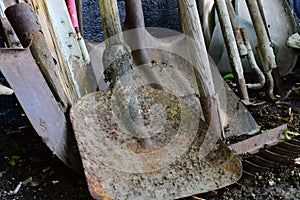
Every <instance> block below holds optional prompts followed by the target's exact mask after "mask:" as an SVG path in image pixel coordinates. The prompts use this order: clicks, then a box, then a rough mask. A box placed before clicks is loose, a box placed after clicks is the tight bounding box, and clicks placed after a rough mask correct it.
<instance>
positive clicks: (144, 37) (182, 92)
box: [90, 2, 258, 137]
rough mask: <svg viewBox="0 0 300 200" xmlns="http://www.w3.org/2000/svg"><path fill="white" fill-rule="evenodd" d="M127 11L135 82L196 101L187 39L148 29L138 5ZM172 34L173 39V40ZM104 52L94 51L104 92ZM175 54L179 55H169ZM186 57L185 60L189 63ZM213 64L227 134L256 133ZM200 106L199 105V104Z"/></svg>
mask: <svg viewBox="0 0 300 200" xmlns="http://www.w3.org/2000/svg"><path fill="white" fill-rule="evenodd" d="M126 9H127V11H126V12H127V13H128V14H127V15H126V20H125V28H126V29H133V30H129V31H125V32H124V33H123V37H124V39H125V41H126V42H127V44H128V45H129V46H130V48H131V49H132V51H133V60H134V63H135V64H136V65H137V66H138V67H135V68H134V69H135V70H134V71H133V77H134V79H135V82H137V83H139V84H144V83H145V81H146V82H148V83H149V84H152V87H153V86H154V87H155V88H157V86H164V87H165V88H164V89H168V90H170V92H174V91H176V93H177V94H178V95H179V96H182V97H186V98H192V97H193V95H194V93H195V91H194V90H191V87H192V88H197V81H196V79H195V76H194V75H193V73H192V72H193V70H194V68H193V65H191V63H189V62H187V60H191V58H190V57H191V56H190V55H187V54H188V51H185V48H187V41H186V36H185V35H182V34H181V33H179V32H176V31H170V30H167V29H159V28H147V30H148V31H147V30H146V29H144V20H143V12H142V8H139V6H138V3H134V4H129V3H128V2H127V3H126ZM149 32H151V33H152V34H154V35H160V38H157V37H154V36H153V35H151V34H149ZM170 35H173V36H171V37H170ZM104 49H105V46H104V43H100V44H94V46H93V50H92V51H91V52H90V54H91V63H92V67H93V71H94V73H95V76H96V79H97V83H98V86H99V88H100V89H101V90H105V88H106V87H107V84H105V82H104V76H103V71H104V67H103V61H102V56H99V55H103V51H104ZM174 51H176V52H175V53H172V54H171V53H168V52H174ZM182 57H185V58H186V60H185V59H182ZM209 61H210V65H211V70H212V77H213V82H214V87H215V91H216V93H217V94H218V96H219V98H220V99H221V101H220V108H221V113H220V115H221V118H222V123H223V126H224V127H225V126H228V127H229V129H230V131H229V132H226V137H229V136H232V135H234V134H252V133H256V132H257V131H258V125H257V124H256V122H255V120H254V119H253V117H252V116H251V114H250V113H249V111H248V110H247V109H246V108H245V106H244V105H243V104H242V103H241V102H240V101H239V98H238V97H236V96H235V94H234V93H233V91H231V89H230V88H229V87H228V85H226V83H225V81H224V80H223V78H222V76H221V75H220V73H219V72H218V70H217V68H216V66H215V64H214V62H213V61H212V60H211V59H210V60H209ZM162 66H165V67H164V68H163V69H164V70H162ZM153 83H154V84H153ZM179 83H180V85H179ZM224 85H225V87H224ZM194 100H195V95H194ZM196 101H197V100H196ZM197 105H198V106H199V103H198V104H197ZM199 107H200V106H199ZM200 110H201V109H200ZM201 116H203V115H201Z"/></svg>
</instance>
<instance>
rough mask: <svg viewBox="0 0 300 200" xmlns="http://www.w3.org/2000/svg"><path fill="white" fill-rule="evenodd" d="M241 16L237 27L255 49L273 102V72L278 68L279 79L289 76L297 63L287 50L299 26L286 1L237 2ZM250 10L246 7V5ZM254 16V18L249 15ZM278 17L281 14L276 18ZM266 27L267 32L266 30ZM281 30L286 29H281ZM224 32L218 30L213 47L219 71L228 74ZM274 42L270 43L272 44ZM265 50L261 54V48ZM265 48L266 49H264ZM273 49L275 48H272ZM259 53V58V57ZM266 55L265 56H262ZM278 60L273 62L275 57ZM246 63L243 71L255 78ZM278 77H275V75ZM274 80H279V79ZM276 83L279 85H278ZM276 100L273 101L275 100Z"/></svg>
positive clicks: (214, 35)
mask: <svg viewBox="0 0 300 200" xmlns="http://www.w3.org/2000/svg"><path fill="white" fill-rule="evenodd" d="M235 2H236V5H235V8H236V12H237V14H238V25H239V27H240V28H243V29H244V30H246V31H247V35H248V40H249V42H250V44H251V46H252V47H253V53H254V56H255V60H256V61H257V64H258V66H259V67H260V68H261V70H262V71H264V73H265V75H266V79H267V80H268V81H266V82H267V83H268V85H267V88H266V89H267V90H268V93H269V95H270V97H271V98H273V97H274V95H273V84H272V82H273V75H274V74H273V75H272V74H271V71H272V70H273V69H272V68H275V67H276V65H277V68H278V71H279V74H280V76H286V75H288V74H289V73H290V72H291V71H292V69H293V68H294V66H295V64H296V61H297V54H295V52H294V51H293V50H292V49H290V48H288V47H287V46H286V44H285V43H286V40H287V38H288V37H289V36H290V35H291V34H293V33H294V32H296V24H295V21H294V18H293V16H292V14H291V11H290V8H289V6H288V5H287V2H286V1H278V0H275V1H270V2H267V1H235ZM246 2H248V4H249V6H248V5H247V3H246ZM248 7H249V8H250V9H251V11H250V9H249V11H250V12H251V15H252V18H253V19H254V21H253V22H252V20H251V15H250V14H249V11H248ZM274 13H279V14H274ZM265 27H266V28H265ZM282 27H286V28H285V29H282ZM220 30H221V28H220V26H218V25H217V26H216V27H215V30H214V33H213V36H212V42H211V44H210V45H211V46H210V48H209V49H210V55H212V57H213V59H214V61H215V62H216V64H217V66H218V68H219V70H220V71H221V72H222V73H229V72H230V71H231V70H230V68H229V59H228V57H227V56H226V50H225V46H224V41H223V39H222V38H221V31H220ZM270 41H271V43H270ZM258 47H259V48H260V49H262V50H258V49H259V48H258ZM264 47H266V48H264ZM272 47H273V48H272ZM259 51H260V54H259V53H258V52H259ZM262 51H263V52H262ZM273 51H274V53H275V56H276V60H275V59H274V53H273ZM242 61H243V67H244V71H245V72H246V73H250V74H252V72H251V71H250V69H251V67H250V65H249V64H248V63H247V62H246V61H245V60H242ZM275 75H276V74H275ZM275 75H274V80H278V79H280V78H278V75H277V76H275ZM275 83H276V82H275ZM273 99H274V98H273Z"/></svg>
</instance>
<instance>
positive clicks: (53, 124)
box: [0, 48, 80, 169]
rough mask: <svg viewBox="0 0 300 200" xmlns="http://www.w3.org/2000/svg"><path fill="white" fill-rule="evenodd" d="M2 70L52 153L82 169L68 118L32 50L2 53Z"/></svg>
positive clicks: (0, 59) (8, 50)
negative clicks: (68, 126)
mask: <svg viewBox="0 0 300 200" xmlns="http://www.w3.org/2000/svg"><path fill="white" fill-rule="evenodd" d="M0 70H1V72H2V73H3V75H4V76H5V78H6V79H7V81H8V82H9V84H10V86H11V87H12V88H13V90H14V91H15V94H16V97H17V99H18V101H19V103H20V104H21V106H22V108H23V110H24V111H25V113H26V115H27V117H28V119H29V121H30V122H31V124H32V126H33V127H34V129H35V131H36V132H37V133H38V135H39V136H40V137H41V138H42V139H43V141H44V142H45V143H46V145H47V146H48V147H49V148H50V150H51V151H53V153H54V154H55V155H57V156H58V157H59V158H60V159H61V160H62V161H63V162H64V163H65V164H67V165H68V166H70V167H71V168H73V169H80V160H79V157H78V154H76V148H75V147H76V143H75V141H73V142H72V136H71V135H70V133H69V132H68V128H67V120H66V118H65V115H64V113H63V112H62V110H61V108H60V106H59V105H58V103H57V102H56V100H55V98H54V96H53V94H52V92H51V91H50V89H49V87H48V85H47V83H46V81H45V79H44V78H43V75H42V73H41V72H40V69H39V68H38V66H37V64H36V62H35V60H34V59H33V57H32V54H31V52H30V50H29V49H28V48H26V49H0ZM72 144H73V145H74V146H75V147H73V146H72Z"/></svg>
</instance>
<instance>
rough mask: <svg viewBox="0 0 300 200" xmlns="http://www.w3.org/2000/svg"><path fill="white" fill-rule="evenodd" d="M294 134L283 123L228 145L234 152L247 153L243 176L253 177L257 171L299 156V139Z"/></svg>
mask: <svg viewBox="0 0 300 200" xmlns="http://www.w3.org/2000/svg"><path fill="white" fill-rule="evenodd" d="M296 135H298V134H296V133H293V132H290V131H288V128H287V125H286V124H284V125H281V126H279V127H276V128H274V129H271V130H269V131H267V132H265V133H263V134H259V135H256V136H253V137H251V138H249V139H246V140H243V141H241V142H238V143H235V144H232V145H230V149H231V150H232V151H233V152H234V153H235V154H237V155H247V156H245V157H244V159H243V177H244V178H255V176H256V175H255V174H256V173H257V172H262V171H265V170H266V169H268V168H271V167H272V168H274V167H279V166H280V163H281V162H284V161H288V160H290V159H295V158H296V157H297V156H299V152H300V141H299V136H296Z"/></svg>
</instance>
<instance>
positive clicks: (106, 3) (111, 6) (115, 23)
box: [99, 0, 124, 45]
mask: <svg viewBox="0 0 300 200" xmlns="http://www.w3.org/2000/svg"><path fill="white" fill-rule="evenodd" d="M99 6H100V12H101V17H102V24H103V32H104V38H105V39H108V38H109V37H112V36H116V39H115V40H106V44H107V45H114V44H122V43H124V40H123V38H122V35H121V33H122V28H121V22H120V17H119V10H118V6H117V1H115V0H99Z"/></svg>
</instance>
